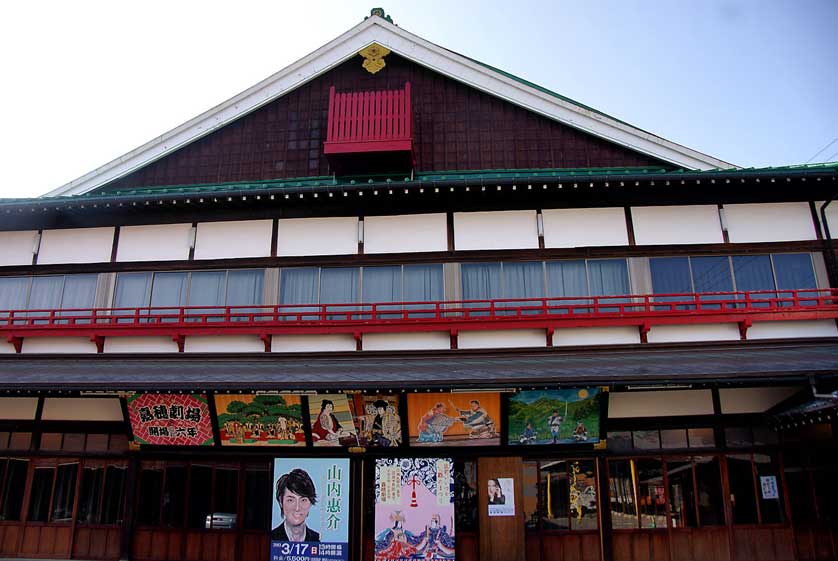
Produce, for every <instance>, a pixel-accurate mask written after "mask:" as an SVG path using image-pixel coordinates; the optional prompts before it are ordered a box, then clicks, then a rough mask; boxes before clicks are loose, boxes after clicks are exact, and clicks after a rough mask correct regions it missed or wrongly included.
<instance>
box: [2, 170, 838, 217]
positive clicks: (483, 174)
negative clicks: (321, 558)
mask: <svg viewBox="0 0 838 561" xmlns="http://www.w3.org/2000/svg"><path fill="white" fill-rule="evenodd" d="M835 176H838V162H829V163H822V164H804V165H797V166H780V167H765V168H731V169H715V170H707V171H701V170H685V169H678V170H672V169H668V168H664V167H656V168H582V169H511V170H476V171H451V172H433V173H425V172H419V173H416V174H414V175H412V176H404V175H390V176H387V175H370V176H363V177H361V176H350V177H332V176H323V177H302V178H293V179H275V180H267V181H248V182H236V183H207V184H194V185H172V186H161V187H143V188H136V189H114V190H109V189H107V188H106V187H105V188H103V189H100V190H97V191H95V192H91V193H88V194H85V195H78V196H72V197H38V198H25V199H0V207H5V208H6V209H7V210H11V209H12V208H18V209H22V208H32V209H34V208H38V207H42V208H47V207H50V208H55V207H63V206H67V205H70V206H74V207H79V206H81V205H87V204H90V205H91V206H92V205H98V204H130V203H132V202H141V201H142V202H144V201H150V200H157V199H161V198H164V199H166V200H167V201H168V200H173V201H174V200H179V199H186V198H187V197H198V196H208V197H216V198H222V197H241V196H250V195H253V196H271V195H283V196H284V195H293V194H298V193H326V192H331V191H356V190H366V189H393V188H398V189H421V188H428V187H444V186H449V185H450V186H458V185H465V186H481V185H483V186H485V185H488V186H493V185H515V184H522V185H526V184H527V183H531V184H541V183H550V184H556V183H559V182H569V183H573V182H590V183H592V184H602V183H606V182H621V181H622V182H626V183H628V182H642V183H644V184H645V183H648V182H650V181H654V182H664V184H666V182H681V181H687V180H690V181H693V180H702V179H704V178H707V179H708V180H711V181H725V180H747V179H759V178H763V177H764V178H771V179H774V178H778V179H781V180H782V179H784V178H785V179H787V180H794V179H800V178H808V177H813V178H823V177H833V178H834V177H835ZM82 208H83V206H82Z"/></svg>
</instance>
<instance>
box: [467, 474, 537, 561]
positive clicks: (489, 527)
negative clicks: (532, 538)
mask: <svg viewBox="0 0 838 561" xmlns="http://www.w3.org/2000/svg"><path fill="white" fill-rule="evenodd" d="M498 477H511V478H513V479H514V480H515V515H514V516H491V517H490V516H489V494H488V492H487V491H486V489H487V487H488V483H489V479H494V478H498ZM523 482H524V463H523V461H522V459H521V457H508V458H491V457H483V458H478V460H477V508H478V517H479V518H478V519H479V521H480V559H481V561H509V560H511V559H521V555H522V553H523V552H524V551H525V542H524V539H525V536H524V510H523V507H524V492H523Z"/></svg>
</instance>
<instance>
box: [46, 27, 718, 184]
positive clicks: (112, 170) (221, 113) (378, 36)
mask: <svg viewBox="0 0 838 561" xmlns="http://www.w3.org/2000/svg"><path fill="white" fill-rule="evenodd" d="M372 43H378V44H379V45H382V46H384V47H386V48H388V49H390V51H392V52H394V53H397V54H399V55H401V56H403V57H405V58H408V59H410V60H412V61H414V62H416V63H417V64H420V65H422V66H425V67H427V68H429V69H431V70H433V71H435V72H438V73H440V74H442V75H444V76H447V77H449V78H452V79H454V80H457V81H459V82H461V83H464V84H466V85H468V86H471V87H473V88H476V89H478V90H480V91H483V92H486V93H488V94H490V95H493V96H495V97H498V98H500V99H503V100H506V101H508V102H510V103H513V104H515V105H518V106H520V107H523V108H525V109H527V110H529V111H532V112H534V113H537V114H539V115H542V116H545V117H547V118H550V119H553V120H555V121H558V122H560V123H562V124H565V125H568V126H571V127H574V128H576V129H579V130H581V131H584V132H586V133H588V134H591V135H594V136H597V137H599V138H602V139H605V140H608V141H610V142H613V143H615V144H618V145H621V146H624V147H626V148H629V149H631V150H634V151H637V152H640V153H642V154H646V155H649V156H652V157H655V158H658V159H660V160H663V161H667V162H671V163H673V164H675V165H677V166H680V167H684V168H688V169H700V170H707V169H714V168H730V167H733V166H732V165H731V164H729V163H727V162H724V161H722V160H718V159H716V158H713V157H711V156H708V155H706V154H703V153H701V152H698V151H696V150H692V149H690V148H687V147H685V146H681V145H679V144H676V143H674V142H670V141H668V140H666V139H663V138H661V137H659V136H656V135H653V134H651V133H648V132H646V131H643V130H641V129H639V128H637V127H634V126H632V125H629V124H627V123H624V122H622V121H619V120H617V119H615V118H613V117H610V116H608V115H606V114H604V113H601V112H599V111H596V110H594V109H591V108H589V107H586V106H584V105H581V104H579V103H576V102H574V101H572V100H570V99H568V98H565V97H563V96H560V95H558V94H556V93H554V92H551V91H550V90H547V89H545V88H542V87H540V86H537V85H535V84H532V83H530V82H527V81H526V80H523V79H521V78H518V77H515V76H513V75H511V74H508V73H505V72H502V71H500V70H498V69H496V68H493V67H491V66H488V65H485V64H482V63H479V62H477V61H474V60H472V59H470V58H468V57H464V56H462V55H459V54H457V53H454V52H453V51H449V50H447V49H444V48H442V47H439V46H437V45H435V44H433V43H430V42H429V41H426V40H424V39H422V38H421V37H418V36H416V35H413V34H412V33H410V32H408V31H405V30H404V29H402V28H400V27H397V26H396V25H394V24H392V23H390V22H388V21H387V20H386V19H384V18H381V17H379V16H377V15H373V16H370V17H369V18H367V19H365V20H364V21H363V22H361V23H359V24H358V25H356V26H355V27H353V28H352V29H350V30H349V31H347V32H346V33H344V34H343V35H341V36H339V37H337V38H336V39H334V40H332V41H331V42H329V43H327V44H326V45H324V46H322V47H320V48H319V49H317V50H316V51H314V52H313V53H310V54H309V55H307V56H305V57H303V58H302V59H300V60H298V61H297V62H295V63H293V64H291V65H290V66H287V67H286V68H284V69H282V70H280V71H279V72H277V73H275V74H274V75H272V76H270V77H268V78H266V79H265V80H263V81H261V82H259V83H258V84H256V85H254V86H252V87H250V88H248V89H247V90H245V91H243V92H241V93H240V94H238V95H236V96H235V97H233V98H231V99H229V100H227V101H225V102H223V103H221V104H220V105H218V106H216V107H214V108H212V109H210V110H209V111H206V112H204V113H202V114H201V115H198V116H197V117H195V118H193V119H191V120H189V121H187V122H186V123H184V124H182V125H180V126H178V127H176V128H174V129H172V130H170V131H169V132H166V133H164V134H163V135H161V136H159V137H157V138H155V139H153V140H151V141H150V142H147V143H146V144H144V145H142V146H140V147H139V148H136V149H134V150H132V151H130V152H128V153H127V154H124V155H122V156H120V157H118V158H116V159H115V160H112V161H111V162H108V163H107V164H105V165H103V166H101V167H99V168H96V169H94V170H93V171H91V172H89V173H87V174H85V175H83V176H81V177H79V178H77V179H74V180H73V181H71V182H69V183H67V184H65V185H63V186H61V187H59V188H57V189H55V190H53V191H50V192H49V193H47V194H46V196H69V195H81V194H84V193H88V192H90V191H92V190H93V189H96V188H97V187H100V186H102V185H105V184H106V183H109V182H111V181H113V180H115V179H118V178H120V177H123V176H125V175H127V174H129V173H131V172H133V171H136V170H137V169H140V168H142V167H143V166H145V165H147V164H149V163H151V162H153V161H155V160H158V159H160V158H162V157H163V156H166V155H168V154H170V153H172V152H174V151H176V150H178V149H180V148H182V147H184V146H186V145H187V144H189V143H191V142H193V141H195V140H197V139H199V138H201V137H203V136H205V135H207V134H209V133H211V132H213V131H215V130H218V129H220V128H222V127H224V126H225V125H227V124H229V123H231V122H233V121H235V120H236V119H238V118H239V117H241V116H243V115H245V114H247V113H250V112H251V111H253V110H255V109H258V108H259V107H261V106H263V105H265V104H266V103H269V102H271V101H273V100H275V99H277V98H279V97H281V96H282V95H284V94H286V93H288V92H290V91H292V90H293V89H295V88H297V87H298V86H300V85H302V84H304V83H306V82H308V81H309V80H312V79H313V78H315V77H317V76H320V75H321V74H323V73H325V72H327V71H329V70H330V69H332V68H334V67H335V66H337V65H339V64H340V63H342V62H344V61H346V60H348V59H349V58H351V57H354V56H357V54H358V51H360V50H362V49H363V48H365V47H367V46H369V45H370V44H372Z"/></svg>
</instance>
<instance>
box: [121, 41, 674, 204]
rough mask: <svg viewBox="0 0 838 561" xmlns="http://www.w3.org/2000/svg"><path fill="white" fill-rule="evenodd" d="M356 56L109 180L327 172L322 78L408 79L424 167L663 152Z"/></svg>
mask: <svg viewBox="0 0 838 561" xmlns="http://www.w3.org/2000/svg"><path fill="white" fill-rule="evenodd" d="M361 60H362V59H361V58H360V57H355V58H352V59H350V60H348V61H347V62H345V63H343V64H341V65H340V66H338V67H337V68H335V69H334V70H332V71H330V72H328V73H326V74H325V75H323V76H320V77H319V78H317V79H315V80H312V81H310V82H308V83H306V84H304V85H303V86H301V87H299V88H297V89H296V90H294V91H293V92H291V93H289V94H287V95H285V96H283V97H282V98H280V99H277V100H276V101H273V102H271V103H269V104H268V105H266V106H264V107H262V108H260V109H258V110H256V111H254V112H252V113H250V114H248V115H246V116H244V117H242V118H240V119H238V120H237V121H235V122H233V123H231V124H229V125H227V126H226V127H224V128H223V129H221V130H218V131H216V132H213V133H211V134H209V135H207V136H206V137H204V138H202V139H200V140H197V141H196V142H193V143H192V144H190V145H188V146H186V147H184V148H181V149H180V150H178V151H177V152H175V153H173V154H171V155H169V156H166V157H164V158H162V159H160V160H158V161H156V162H154V163H152V164H150V165H148V166H146V167H144V168H142V169H140V170H137V171H135V172H134V173H131V174H130V175H128V176H126V177H124V178H122V179H119V180H117V181H115V182H113V183H111V184H110V185H109V186H108V188H116V187H120V188H126V187H147V186H159V185H188V184H194V183H216V182H231V181H253V180H261V179H279V178H290V177H305V176H317V175H330V174H331V170H330V168H329V163H328V161H327V160H326V158H325V157H324V156H323V141H324V139H325V136H326V135H325V131H326V120H327V109H328V100H329V87H330V86H331V85H335V86H336V88H337V90H338V91H351V90H374V89H397V88H401V87H403V86H404V83H405V82H406V81H410V83H411V86H412V89H413V94H412V95H413V110H414V131H415V151H416V162H417V169H418V170H421V171H443V170H477V169H511V168H516V169H521V168H580V167H610V166H620V167H627V166H649V165H655V166H657V165H661V162H659V161H657V160H655V159H653V158H650V157H648V156H645V155H642V154H639V153H637V152H633V151H631V150H629V149H627V148H623V147H621V146H618V145H616V144H612V143H610V142H606V141H604V140H601V139H598V138H596V137H593V136H591V135H588V134H585V133H583V132H580V131H578V130H576V129H573V128H571V127H568V126H564V125H561V124H559V123H557V122H555V121H552V120H550V119H546V118H544V117H541V116H539V115H536V114H535V113H532V112H530V111H527V110H525V109H522V108H520V107H517V106H514V105H512V104H510V103H508V102H505V101H503V100H501V99H498V98H495V97H492V96H490V95H487V94H484V93H482V92H479V91H477V90H475V89H473V88H470V87H468V86H466V85H463V84H461V83H459V82H456V81H454V80H451V79H449V78H446V77H444V76H442V75H440V74H438V73H436V72H433V71H431V70H428V69H426V68H424V67H421V66H419V65H417V64H415V63H413V62H410V61H409V60H407V59H405V58H402V57H399V56H397V55H390V56H388V57H387V59H386V61H387V66H386V67H385V68H384V69H383V70H382V71H380V72H379V73H378V74H375V75H373V74H369V73H368V72H367V71H366V70H364V69H363V68H362V67H361Z"/></svg>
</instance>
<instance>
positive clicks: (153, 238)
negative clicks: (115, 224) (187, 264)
mask: <svg viewBox="0 0 838 561" xmlns="http://www.w3.org/2000/svg"><path fill="white" fill-rule="evenodd" d="M191 230H192V224H154V225H150V226H123V227H122V228H120V230H119V242H118V244H117V249H116V260H117V261H179V260H186V259H189V237H190V234H191Z"/></svg>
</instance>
